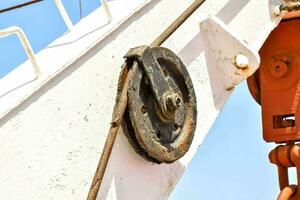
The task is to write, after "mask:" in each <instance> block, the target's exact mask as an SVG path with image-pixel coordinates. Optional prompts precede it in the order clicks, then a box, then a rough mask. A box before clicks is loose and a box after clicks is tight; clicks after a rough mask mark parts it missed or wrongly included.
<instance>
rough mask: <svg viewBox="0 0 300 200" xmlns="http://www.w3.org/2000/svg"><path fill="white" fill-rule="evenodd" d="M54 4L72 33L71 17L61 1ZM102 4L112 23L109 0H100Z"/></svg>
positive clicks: (57, 0) (55, 0)
mask: <svg viewBox="0 0 300 200" xmlns="http://www.w3.org/2000/svg"><path fill="white" fill-rule="evenodd" d="M54 2H55V5H56V7H57V9H58V11H59V13H60V15H61V17H62V18H63V20H64V22H65V24H66V26H67V28H68V30H69V31H71V30H72V28H73V23H72V21H71V19H70V17H69V15H68V13H67V11H66V9H65V7H64V5H63V3H62V1H61V0H54ZM100 2H101V5H102V6H103V9H104V12H105V14H106V16H107V20H108V22H111V21H112V14H111V12H110V8H109V5H108V3H107V0H100Z"/></svg>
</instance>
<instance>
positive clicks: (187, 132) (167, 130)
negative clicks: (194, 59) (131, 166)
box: [123, 47, 197, 163]
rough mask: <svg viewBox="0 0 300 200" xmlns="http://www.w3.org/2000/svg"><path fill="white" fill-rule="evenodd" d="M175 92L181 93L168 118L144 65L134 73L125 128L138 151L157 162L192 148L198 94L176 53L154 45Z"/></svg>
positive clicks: (177, 156) (154, 50)
mask: <svg viewBox="0 0 300 200" xmlns="http://www.w3.org/2000/svg"><path fill="white" fill-rule="evenodd" d="M151 53H152V54H153V55H154V57H155V58H156V60H157V62H158V63H159V65H160V67H161V69H162V71H163V74H164V78H165V80H166V81H167V83H168V85H169V86H170V90H171V91H172V92H176V94H178V95H179V96H180V98H179V99H177V100H178V101H177V103H178V108H177V109H176V111H175V112H174V115H173V116H172V117H168V118H164V117H162V116H161V114H160V112H159V108H158V105H157V101H156V100H155V97H154V95H153V92H152V90H151V88H150V85H149V84H150V83H149V81H148V80H147V77H146V75H145V73H144V71H143V68H142V67H139V69H138V70H137V71H136V73H135V74H133V77H132V80H131V81H130V84H129V89H128V107H127V109H126V112H125V115H124V123H123V131H124V133H125V135H126V136H127V138H128V140H129V142H130V143H131V145H132V146H133V147H134V149H135V150H136V152H137V153H139V154H140V155H142V156H143V157H144V158H146V159H147V160H150V161H152V162H156V163H161V162H165V163H171V162H174V161H175V160H178V159H179V158H181V157H182V156H183V155H184V154H185V153H186V152H187V151H188V149H189V147H190V145H191V143H192V140H193V137H194V131H195V128H196V117H197V109H196V107H197V106H196V96H195V92H194V88H193V85H192V81H191V79H190V76H189V74H188V72H187V70H186V68H185V66H184V64H183V63H182V61H181V60H180V58H179V57H178V56H176V54H174V53H173V52H172V51H170V50H168V49H166V48H162V47H154V48H151Z"/></svg>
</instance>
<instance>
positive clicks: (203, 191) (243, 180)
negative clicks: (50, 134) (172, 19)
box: [0, 0, 278, 200]
mask: <svg viewBox="0 0 300 200" xmlns="http://www.w3.org/2000/svg"><path fill="white" fill-rule="evenodd" d="M26 1H27V0H9V1H1V2H0V8H1V9H2V8H6V7H9V6H11V5H15V4H17V3H22V2H26ZM63 3H64V5H65V7H66V10H67V12H68V13H69V15H70V16H71V20H72V21H73V23H76V22H78V21H79V19H80V11H79V3H78V0H72V1H70V0H63ZM99 5H100V3H99V0H82V8H83V16H86V15H88V14H89V13H90V12H92V11H93V10H94V9H96V8H97V7H98V6H99ZM12 25H17V26H20V27H21V28H22V29H23V30H24V31H25V33H26V34H27V36H28V38H29V41H30V42H31V44H32V47H33V49H34V51H35V52H38V51H40V50H41V49H43V48H45V47H46V46H47V45H48V44H49V43H50V42H52V41H53V40H54V39H55V38H57V37H59V36H60V35H62V34H63V33H65V32H66V31H67V29H66V26H65V25H64V23H63V21H62V19H61V17H60V15H59V13H58V11H57V9H56V7H55V5H54V3H53V0H45V1H43V2H41V3H38V4H35V5H33V6H29V7H25V8H22V9H18V10H16V11H11V12H8V13H4V14H1V15H0V29H2V28H7V27H9V26H12ZM0 53H1V59H0V65H1V67H0V77H2V76H4V75H5V74H7V73H8V72H9V71H11V70H12V69H13V68H15V67H16V66H18V65H19V64H21V63H22V62H24V61H25V60H26V59H27V57H26V54H25V53H24V51H23V49H22V47H21V45H20V43H19V41H18V39H17V37H16V36H10V37H6V38H0ZM261 132H262V131H261V117H260V107H259V106H258V105H257V104H256V103H255V102H254V100H253V99H252V97H251V96H250V94H249V92H248V88H247V85H246V84H245V83H243V84H241V85H240V86H239V87H237V88H236V90H235V91H234V93H233V95H232V96H231V98H230V99H229V101H228V102H227V104H226V106H225V108H224V109H223V111H222V113H221V114H220V116H219V117H218V119H217V120H216V123H215V125H214V126H213V128H212V129H211V131H210V133H209V134H208V136H207V137H206V140H205V142H204V143H203V145H202V146H201V147H200V148H199V151H198V153H197V155H196V156H195V157H194V159H193V161H192V163H191V164H190V166H189V167H188V169H187V171H186V173H185V174H184V175H183V177H182V179H181V180H180V182H179V184H178V185H177V186H176V188H175V190H174V192H173V193H172V195H171V197H170V199H171V200H182V199H190V200H196V199H209V200H219V199H223V200H235V199H237V200H253V199H255V200H266V199H276V197H277V195H278V181H277V180H278V179H277V171H276V168H275V166H273V165H271V164H270V163H269V161H268V153H269V151H270V150H271V149H272V148H273V146H274V145H272V144H267V143H265V142H264V141H263V139H262V133H261Z"/></svg>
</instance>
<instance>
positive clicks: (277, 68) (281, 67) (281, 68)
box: [270, 60, 288, 78]
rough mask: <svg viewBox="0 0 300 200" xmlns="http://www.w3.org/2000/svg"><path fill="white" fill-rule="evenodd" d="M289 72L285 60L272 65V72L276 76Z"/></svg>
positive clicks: (282, 75)
mask: <svg viewBox="0 0 300 200" xmlns="http://www.w3.org/2000/svg"><path fill="white" fill-rule="evenodd" d="M287 72H288V65H287V63H286V62H284V61H281V60H280V61H275V62H274V63H272V65H271V67H270V73H271V75H272V76H273V77H274V78H282V77H284V76H285V75H286V74H287Z"/></svg>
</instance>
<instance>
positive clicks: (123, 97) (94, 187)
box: [87, 0, 205, 200]
mask: <svg viewBox="0 0 300 200" xmlns="http://www.w3.org/2000/svg"><path fill="white" fill-rule="evenodd" d="M204 2H205V0H195V1H194V2H193V3H192V4H191V5H190V6H189V7H188V8H187V9H186V10H185V11H184V12H183V13H182V14H181V15H180V16H179V17H178V18H177V19H176V20H175V21H174V22H173V23H172V24H171V25H170V26H169V27H168V28H167V29H166V30H165V31H164V32H163V33H162V34H161V35H160V36H159V37H158V38H156V40H154V41H153V42H152V43H151V45H150V47H156V46H160V45H161V44H162V43H163V42H164V41H165V40H166V39H167V38H168V37H170V35H171V34H172V33H173V32H175V31H176V30H177V29H178V28H179V27H180V26H181V25H182V24H183V23H184V22H185V20H187V19H188V18H189V17H190V16H191V15H192V14H193V13H194V12H195V11H196V10H197V9H198V8H199V7H200V6H201V5H202V4H203V3H204ZM137 65H138V62H137V61H133V63H131V66H128V63H126V62H125V63H124V65H123V67H122V68H123V69H122V71H121V74H120V78H119V84H118V85H119V87H118V94H117V98H116V104H115V108H114V112H113V115H112V123H111V127H110V130H109V133H108V136H107V138H106V141H105V145H104V148H103V151H102V154H101V157H100V160H99V163H98V167H97V169H96V172H95V175H94V178H93V182H92V184H91V188H90V191H89V194H88V197H87V199H88V200H95V199H96V198H97V195H98V191H99V188H100V186H101V182H102V179H103V176H104V173H105V170H106V166H107V163H108V160H109V156H110V154H111V152H112V148H113V145H114V142H115V139H116V136H117V134H118V131H119V128H120V125H121V123H122V120H123V116H124V113H125V111H126V106H127V103H128V102H127V101H128V99H127V91H128V87H129V82H130V80H131V79H132V77H133V75H134V74H135V73H136V71H137V70H138V66H137ZM181 68H182V67H181ZM175 71H176V70H175ZM185 71H186V70H185ZM186 73H187V71H186ZM172 75H173V74H172ZM180 75H182V74H180ZM181 81H182V80H181ZM122 83H123V84H122ZM186 86H187V85H186ZM189 91H190V92H191V93H193V95H194V96H195V94H194V92H193V89H190V90H189ZM188 99H189V98H188ZM191 99H193V97H192V98H190V99H189V100H191ZM189 100H188V101H189ZM192 101H193V100H192ZM194 101H195V99H194ZM193 111H194V110H193ZM195 114H196V112H195V113H194V115H193V117H195ZM124 121H125V120H124ZM195 121H196V120H195ZM173 123H174V122H173ZM194 123H195V122H194ZM174 125H175V123H174ZM188 127H189V128H190V130H192V134H191V135H193V132H194V131H195V128H193V125H192V126H188ZM173 128H176V125H175V127H174V126H173ZM178 128H181V127H178ZM182 135H185V134H182ZM180 138H181V137H180ZM190 138H192V136H190V137H188V139H185V142H186V143H187V144H188V146H189V145H190V144H191V141H189V139H190ZM152 141H153V140H152ZM135 144H137V143H135ZM171 148H172V147H171ZM171 148H169V149H171ZM187 149H188V148H186V147H185V148H184V150H183V151H181V154H180V155H179V156H178V155H177V156H173V157H172V158H173V160H172V161H174V158H177V159H178V158H180V157H182V156H183V154H184V153H185V152H186V151H187ZM179 151H180V150H179ZM149 155H150V157H151V154H149ZM152 156H153V155H152ZM150 157H148V158H149V159H148V160H152V161H153V162H158V163H159V161H158V160H157V157H155V158H154V159H153V157H151V158H150ZM161 160H163V159H161ZM165 160H166V159H165ZM172 161H171V160H169V162H172ZM165 162H166V161H165Z"/></svg>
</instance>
